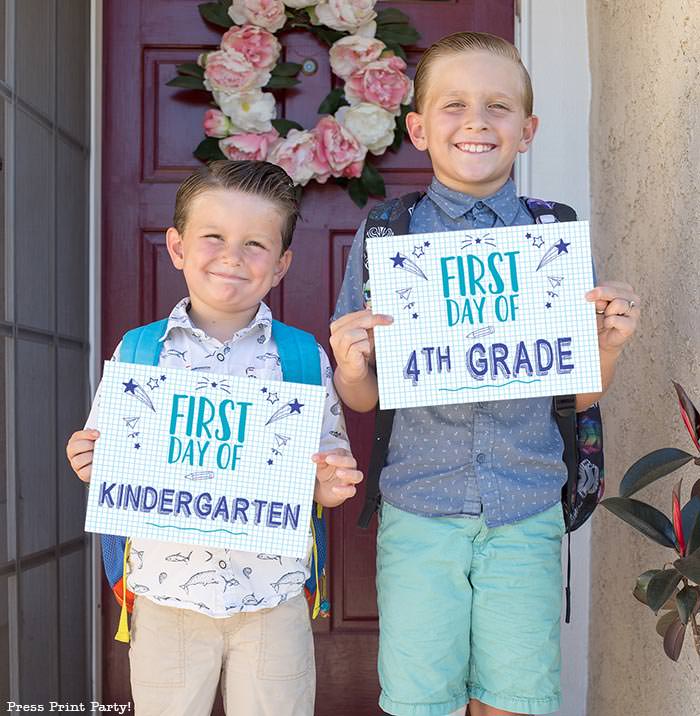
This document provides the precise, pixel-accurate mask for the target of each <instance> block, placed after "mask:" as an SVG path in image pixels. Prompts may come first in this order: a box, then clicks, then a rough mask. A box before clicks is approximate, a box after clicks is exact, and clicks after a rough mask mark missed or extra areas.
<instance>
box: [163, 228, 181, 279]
mask: <svg viewBox="0 0 700 716" xmlns="http://www.w3.org/2000/svg"><path fill="white" fill-rule="evenodd" d="M165 245H166V246H167V247H168V253H169V254H170V260H171V261H172V262H173V266H174V267H175V268H176V269H178V270H180V271H182V267H183V265H184V262H185V258H184V251H183V246H182V236H181V235H180V232H179V231H178V230H177V229H176V228H175V227H174V226H171V227H170V228H169V229H168V230H167V231H166V232H165Z"/></svg>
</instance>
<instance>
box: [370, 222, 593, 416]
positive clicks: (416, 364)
mask: <svg viewBox="0 0 700 716" xmlns="http://www.w3.org/2000/svg"><path fill="white" fill-rule="evenodd" d="M367 256H368V260H369V274H370V286H371V297H372V310H373V312H374V313H383V314H387V315H390V316H393V318H394V323H393V324H392V325H390V326H378V327H377V328H375V331H374V336H375V348H376V356H377V378H378V383H379V403H380V407H381V408H383V409H392V408H410V407H419V406H429V405H447V404H451V403H468V402H476V401H489V400H506V399H514V398H534V397H538V396H550V395H566V394H576V393H593V392H598V391H600V390H601V377H600V356H599V353H598V336H597V328H596V316H595V305H594V304H593V303H591V302H588V301H586V300H585V298H584V294H585V293H586V292H587V291H589V290H590V289H592V288H593V270H592V261H591V248H590V238H589V227H588V222H586V221H576V222H566V223H553V224H537V225H532V226H510V227H503V228H496V229H476V230H470V231H454V232H443V233H433V234H411V235H408V236H375V237H369V238H368V239H367Z"/></svg>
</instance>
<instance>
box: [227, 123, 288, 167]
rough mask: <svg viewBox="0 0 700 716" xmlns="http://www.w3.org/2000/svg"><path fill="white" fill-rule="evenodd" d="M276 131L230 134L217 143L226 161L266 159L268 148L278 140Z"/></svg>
mask: <svg viewBox="0 0 700 716" xmlns="http://www.w3.org/2000/svg"><path fill="white" fill-rule="evenodd" d="M279 136H280V135H279V134H278V133H277V130H275V129H273V130H272V131H271V132H263V133H262V134H232V135H231V136H230V137H226V138H225V139H222V140H221V141H220V142H219V148H220V149H221V151H222V152H223V153H224V154H225V155H226V158H227V159H235V160H239V159H257V160H263V159H267V155H268V152H269V151H270V146H271V145H272V143H273V142H275V141H276V140H277V139H279Z"/></svg>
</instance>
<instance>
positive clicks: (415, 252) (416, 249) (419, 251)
mask: <svg viewBox="0 0 700 716" xmlns="http://www.w3.org/2000/svg"><path fill="white" fill-rule="evenodd" d="M424 254H425V250H424V249H423V247H422V246H414V247H413V255H414V256H415V257H416V258H417V259H419V258H420V257H421V256H423V255H424Z"/></svg>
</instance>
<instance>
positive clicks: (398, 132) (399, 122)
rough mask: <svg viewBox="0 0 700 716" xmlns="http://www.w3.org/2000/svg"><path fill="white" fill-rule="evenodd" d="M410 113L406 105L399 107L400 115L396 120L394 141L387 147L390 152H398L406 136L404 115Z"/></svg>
mask: <svg viewBox="0 0 700 716" xmlns="http://www.w3.org/2000/svg"><path fill="white" fill-rule="evenodd" d="M410 111H411V107H410V105H408V104H402V105H401V114H399V116H398V117H397V118H396V129H395V130H394V141H393V142H392V143H391V145H390V146H389V149H390V150H391V151H392V152H398V151H399V148H400V147H401V142H403V139H404V137H405V136H406V115H407V114H408V113H409V112H410Z"/></svg>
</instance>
